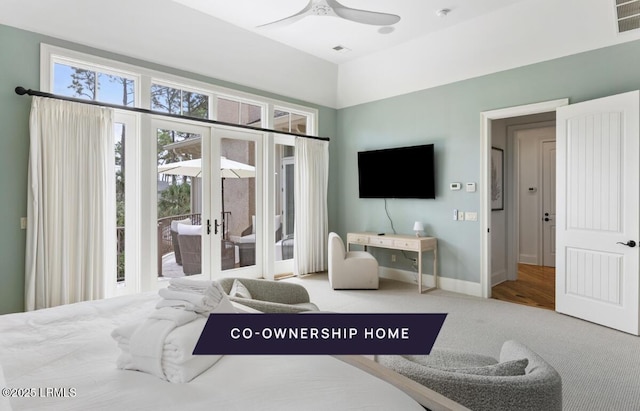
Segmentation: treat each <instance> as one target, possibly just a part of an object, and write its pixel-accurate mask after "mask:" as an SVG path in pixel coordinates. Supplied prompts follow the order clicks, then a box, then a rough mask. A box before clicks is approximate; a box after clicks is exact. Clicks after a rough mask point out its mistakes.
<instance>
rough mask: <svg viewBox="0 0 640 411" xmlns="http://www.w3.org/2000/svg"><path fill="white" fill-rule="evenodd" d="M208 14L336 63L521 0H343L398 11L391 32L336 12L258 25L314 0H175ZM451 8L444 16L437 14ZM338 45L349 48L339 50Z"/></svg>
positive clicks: (360, 6)
mask: <svg viewBox="0 0 640 411" xmlns="http://www.w3.org/2000/svg"><path fill="white" fill-rule="evenodd" d="M173 1H175V2H176V3H180V4H183V5H185V6H188V7H191V8H193V9H195V10H198V11H200V12H203V13H205V14H207V15H210V16H213V17H216V18H218V19H220V20H224V21H227V22H229V23H231V24H233V25H236V26H238V27H241V28H243V29H245V30H249V31H251V32H254V33H256V34H259V35H261V36H264V37H267V38H270V39H273V40H276V41H278V42H281V43H283V44H286V45H288V46H291V47H295V48H296V49H298V50H302V51H305V52H307V53H309V54H312V55H314V56H317V57H320V58H322V59H324V60H327V61H330V62H333V63H343V62H346V61H349V60H353V59H355V58H358V57H362V56H364V55H367V54H371V53H373V52H377V51H380V50H384V49H386V48H389V47H391V46H395V45H397V44H400V43H403V42H406V41H408V40H410V39H413V38H416V37H420V36H424V35H426V34H429V33H433V32H435V31H438V30H442V29H443V28H446V27H451V26H454V25H456V24H459V23H461V22H464V21H466V20H470V19H474V18H477V17H479V16H482V15H484V14H487V13H491V12H493V11H495V10H497V9H499V8H503V7H508V6H511V5H513V4H514V3H517V2H519V1H522V0H394V1H390V0H340V1H339V2H340V4H342V5H344V6H346V7H350V8H356V9H364V10H368V11H375V12H382V13H391V14H396V15H398V16H400V17H401V19H400V21H399V22H398V23H396V24H394V25H393V26H389V27H392V28H393V31H392V32H391V33H389V34H380V33H379V32H378V30H379V29H380V28H381V26H374V25H367V24H362V23H356V22H353V21H349V20H345V19H342V18H340V17H336V16H314V15H312V16H306V17H304V18H303V19H302V20H299V21H296V22H294V23H292V24H289V25H287V26H284V27H258V26H260V25H262V24H266V23H270V22H273V21H276V20H279V19H282V18H285V17H289V16H291V15H293V14H295V13H297V12H299V11H301V10H302V9H304V8H305V6H307V4H309V2H310V0H270V1H265V0H233V1H229V0H173ZM442 9H448V10H450V12H449V13H448V14H447V15H446V17H439V16H438V15H436V12H437V11H438V10H442ZM335 46H343V47H346V48H348V49H349V50H350V51H348V52H336V51H335V50H333V47H335Z"/></svg>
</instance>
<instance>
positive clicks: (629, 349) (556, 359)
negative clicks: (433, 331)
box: [284, 274, 640, 411]
mask: <svg viewBox="0 0 640 411" xmlns="http://www.w3.org/2000/svg"><path fill="white" fill-rule="evenodd" d="M284 281H289V282H295V283H298V284H302V285H303V286H305V288H307V290H308V291H309V294H310V296H311V301H313V302H314V303H316V304H317V305H318V306H319V307H320V309H321V310H326V311H335V312H353V313H362V312H371V313H376V312H377V313H385V312H389V313H392V312H426V313H428V312H443V313H448V316H447V319H446V321H445V323H444V326H443V328H442V331H441V333H440V335H439V337H438V340H437V341H436V346H439V347H451V348H456V349H464V350H468V351H473V352H477V353H482V354H488V355H492V356H494V357H496V358H497V356H498V353H499V351H500V347H501V345H502V343H503V342H504V341H506V340H510V339H513V340H518V341H520V342H522V343H524V344H526V345H527V346H529V347H530V348H531V349H533V350H534V351H536V352H537V353H538V354H540V355H541V356H542V357H543V358H545V359H546V360H547V361H548V362H549V363H550V364H551V365H552V366H553V367H554V368H555V369H556V370H557V371H558V372H559V373H560V375H561V376H562V383H563V403H564V409H566V410H581V411H583V410H607V411H613V410H620V411H623V410H624V411H629V410H640V337H635V336H632V335H628V334H625V333H622V332H619V331H615V330H612V329H609V328H606V327H602V326H599V325H595V324H592V323H589V322H586V321H582V320H579V319H576V318H572V317H568V316H565V315H561V314H557V313H555V312H553V311H549V310H543V309H539V308H533V307H527V306H523V305H517V304H511V303H507V302H502V301H497V300H492V299H488V300H486V299H482V298H475V297H468V296H464V295H460V294H455V293H451V292H447V291H442V290H434V291H430V292H427V293H424V294H419V293H418V291H417V286H416V285H413V284H407V283H402V282H398V281H392V280H387V279H381V282H380V289H379V290H341V291H334V290H332V289H331V287H330V286H329V282H328V280H327V275H326V274H313V275H308V276H305V277H302V278H291V279H287V280H284Z"/></svg>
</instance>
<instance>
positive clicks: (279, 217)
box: [274, 215, 282, 231]
mask: <svg viewBox="0 0 640 411" xmlns="http://www.w3.org/2000/svg"><path fill="white" fill-rule="evenodd" d="M281 225H282V216H281V215H277V216H276V224H275V227H274V230H276V231H278V229H279V228H280V226H281Z"/></svg>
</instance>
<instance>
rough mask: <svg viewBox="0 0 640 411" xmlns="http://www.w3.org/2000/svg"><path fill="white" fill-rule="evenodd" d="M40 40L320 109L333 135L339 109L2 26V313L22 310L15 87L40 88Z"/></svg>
mask: <svg viewBox="0 0 640 411" xmlns="http://www.w3.org/2000/svg"><path fill="white" fill-rule="evenodd" d="M40 43H46V44H50V45H54V46H59V47H64V48H67V49H71V50H76V51H79V52H82V53H87V54H92V55H96V56H100V57H105V58H109V59H113V60H118V61H122V62H125V63H129V64H134V65H137V66H141V67H146V68H149V69H152V70H158V71H161V72H165V73H170V74H175V75H178V76H182V77H186V78H191V79H194V80H198V81H202V82H206V83H210V84H215V85H219V86H223V87H228V88H232V89H236V90H240V91H245V92H248V93H253V94H257V95H261V96H265V97H269V98H274V99H279V100H283V101H289V102H291V103H295V104H301V105H305V106H307V107H312V108H316V109H318V111H319V118H320V124H319V126H318V129H319V134H320V135H321V136H326V137H333V136H334V135H335V131H336V117H337V111H336V110H335V109H331V108H328V107H324V106H318V105H315V104H310V103H307V102H304V101H300V100H295V99H291V98H288V97H283V96H279V95H276V94H273V93H267V92H264V91H260V90H256V89H253V88H249V87H244V86H240V85H237V84H233V83H229V82H225V81H221V80H217V79H214V78H210V77H206V76H202V75H198V74H194V73H188V72H185V71H182V70H177V69H173V68H169V67H164V66H161V65H158V64H153V63H148V62H144V61H141V60H137V59H132V58H128V57H124V56H120V55H117V54H113V53H109V52H105V51H101V50H96V49H93V48H90V47H85V46H81V45H78V44H74V43H70V42H67V41H63V40H58V39H54V38H51V37H47V36H42V35H39V34H35V33H32V32H27V31H23V30H19V29H15V28H12V27H8V26H3V25H0V130H2V146H1V148H0V210H1V211H0V227H2V231H1V233H2V234H1V235H0V314H5V313H11V312H19V311H23V309H24V267H25V265H24V259H25V241H26V231H25V230H21V229H20V218H21V217H25V216H26V215H27V188H26V187H27V165H28V159H29V128H28V126H29V110H30V104H31V99H30V98H29V97H24V96H18V95H17V94H15V92H14V89H15V87H16V86H23V87H26V88H32V89H40ZM332 150H333V147H332ZM332 154H333V153H332Z"/></svg>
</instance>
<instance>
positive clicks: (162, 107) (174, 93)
mask: <svg viewBox="0 0 640 411" xmlns="http://www.w3.org/2000/svg"><path fill="white" fill-rule="evenodd" d="M151 110H154V111H161V112H163V113H170V114H179V115H183V116H189V117H197V118H208V117H209V97H208V96H206V95H204V94H198V93H194V92H190V91H184V90H180V89H177V88H172V87H167V86H161V85H159V84H152V85H151Z"/></svg>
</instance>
